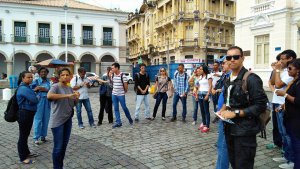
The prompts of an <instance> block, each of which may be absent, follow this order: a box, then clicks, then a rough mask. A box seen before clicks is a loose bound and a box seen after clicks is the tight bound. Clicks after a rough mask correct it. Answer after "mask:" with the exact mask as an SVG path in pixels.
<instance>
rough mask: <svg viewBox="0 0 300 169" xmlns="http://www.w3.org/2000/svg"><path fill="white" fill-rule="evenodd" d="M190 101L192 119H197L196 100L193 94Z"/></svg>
mask: <svg viewBox="0 0 300 169" xmlns="http://www.w3.org/2000/svg"><path fill="white" fill-rule="evenodd" d="M192 101H193V119H194V121H197V115H198V101H196V99H195V96H192Z"/></svg>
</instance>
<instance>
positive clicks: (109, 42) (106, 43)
mask: <svg viewBox="0 0 300 169" xmlns="http://www.w3.org/2000/svg"><path fill="white" fill-rule="evenodd" d="M101 46H116V40H115V39H101Z"/></svg>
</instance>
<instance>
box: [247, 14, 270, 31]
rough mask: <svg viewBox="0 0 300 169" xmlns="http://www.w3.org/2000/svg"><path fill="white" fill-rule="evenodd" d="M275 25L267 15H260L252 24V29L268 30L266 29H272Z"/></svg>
mask: <svg viewBox="0 0 300 169" xmlns="http://www.w3.org/2000/svg"><path fill="white" fill-rule="evenodd" d="M273 25H274V23H272V22H271V20H270V18H269V17H268V15H266V14H259V15H257V16H255V17H254V19H253V21H252V24H251V27H250V28H251V29H252V30H254V29H261V28H266V27H271V26H273Z"/></svg>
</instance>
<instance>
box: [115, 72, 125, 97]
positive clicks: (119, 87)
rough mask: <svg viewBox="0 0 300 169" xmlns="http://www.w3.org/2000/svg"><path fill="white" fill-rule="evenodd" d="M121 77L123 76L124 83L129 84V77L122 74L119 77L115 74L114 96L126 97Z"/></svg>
mask: <svg viewBox="0 0 300 169" xmlns="http://www.w3.org/2000/svg"><path fill="white" fill-rule="evenodd" d="M121 75H122V76H123V83H127V77H126V76H125V74H124V73H122V72H121V73H120V74H119V75H116V74H114V77H113V91H112V94H113V95H117V96H123V95H125V91H124V85H123V84H122V80H121Z"/></svg>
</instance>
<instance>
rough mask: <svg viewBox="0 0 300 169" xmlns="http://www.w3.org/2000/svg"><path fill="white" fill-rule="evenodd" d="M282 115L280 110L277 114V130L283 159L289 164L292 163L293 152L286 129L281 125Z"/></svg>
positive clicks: (282, 112)
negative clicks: (280, 138)
mask: <svg viewBox="0 0 300 169" xmlns="http://www.w3.org/2000/svg"><path fill="white" fill-rule="evenodd" d="M283 115H284V110H280V111H279V112H278V113H277V122H278V130H279V133H280V135H281V137H282V148H283V151H284V157H285V159H286V160H288V161H289V162H290V161H291V162H294V152H293V148H292V143H291V138H290V136H289V135H288V134H287V132H286V128H285V126H284V124H283Z"/></svg>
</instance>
